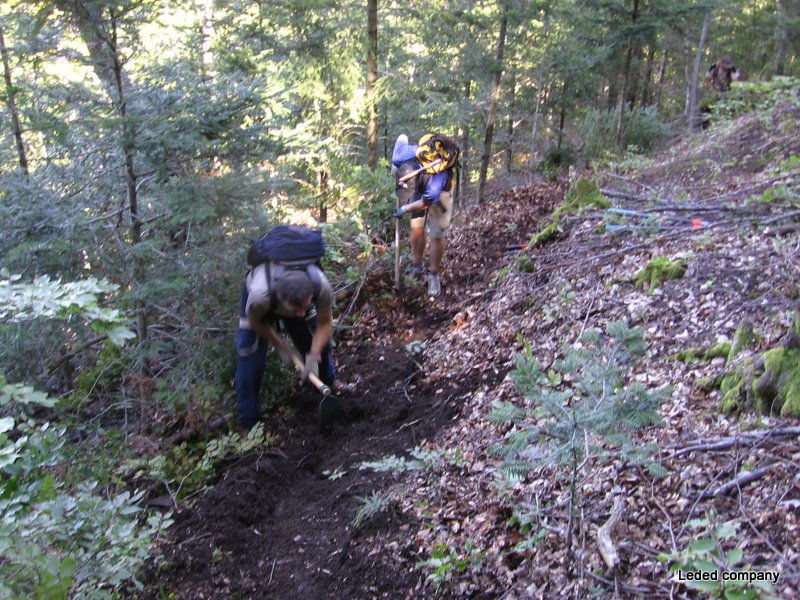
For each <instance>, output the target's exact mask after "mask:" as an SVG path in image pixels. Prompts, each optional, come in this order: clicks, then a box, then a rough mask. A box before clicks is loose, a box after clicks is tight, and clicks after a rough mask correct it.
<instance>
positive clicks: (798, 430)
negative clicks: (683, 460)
mask: <svg viewBox="0 0 800 600" xmlns="http://www.w3.org/2000/svg"><path fill="white" fill-rule="evenodd" d="M794 435H800V427H779V428H776V429H760V430H757V431H745V432H742V433H740V434H738V435H735V436H730V437H725V438H720V439H718V440H711V441H709V442H699V441H694V442H692V445H690V446H683V447H680V448H679V449H678V450H676V451H675V452H673V453H672V455H671V456H670V458H676V457H678V456H683V455H684V454H689V453H691V452H714V451H718V450H729V449H731V448H734V447H736V446H744V445H747V444H752V443H753V442H762V441H766V439H767V438H771V437H776V438H778V437H787V436H794ZM674 448H678V447H677V446H668V447H667V449H668V450H671V449H674Z"/></svg>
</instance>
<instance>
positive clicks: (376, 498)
mask: <svg viewBox="0 0 800 600" xmlns="http://www.w3.org/2000/svg"><path fill="white" fill-rule="evenodd" d="M357 499H358V500H360V501H361V505H360V506H359V507H358V510H357V511H356V516H355V518H354V519H353V526H354V527H356V528H358V527H361V526H362V525H363V524H364V523H366V522H367V521H369V520H370V519H372V517H374V516H375V515H377V514H378V513H379V512H382V511H383V510H384V509H386V507H387V506H388V505H389V504H390V503H391V501H392V496H391V495H383V496H382V495H380V494H378V493H377V492H372V494H370V495H369V496H358V497H357Z"/></svg>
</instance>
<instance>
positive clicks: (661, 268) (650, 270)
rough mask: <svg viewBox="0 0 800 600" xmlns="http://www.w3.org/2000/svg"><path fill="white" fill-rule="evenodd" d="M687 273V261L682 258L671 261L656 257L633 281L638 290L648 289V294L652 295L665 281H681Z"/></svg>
mask: <svg viewBox="0 0 800 600" xmlns="http://www.w3.org/2000/svg"><path fill="white" fill-rule="evenodd" d="M685 273H686V261H685V260H683V259H682V258H678V259H675V260H670V259H668V258H666V257H664V256H656V257H654V258H652V259H651V260H650V262H649V263H647V266H646V267H645V268H644V269H642V270H641V271H639V272H638V273H637V274H636V275H635V276H634V278H633V279H634V283H635V286H636V289H638V290H643V289H647V291H648V293H652V292H653V290H655V289H656V288H657V287H659V286H660V285H661V284H662V283H664V282H665V281H668V280H670V279H680V278H682V277H683V276H684V274H685Z"/></svg>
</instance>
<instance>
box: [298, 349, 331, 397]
mask: <svg viewBox="0 0 800 600" xmlns="http://www.w3.org/2000/svg"><path fill="white" fill-rule="evenodd" d="M292 362H293V363H294V366H295V367H296V368H297V370H298V371H300V372H301V373H302V372H303V370H304V369H305V368H306V366H305V364H303V360H302V359H301V358H300V355H298V354H294V353H293V354H292ZM308 381H310V382H311V385H313V386H314V387H315V388H317V389H318V390H319V393H320V394H322V395H323V396H326V397H327V396H330V395H331V388H330V386H328V384H327V383H325V382H324V381H322V380H321V379H320V378H319V377H317V376H316V375H314V374H313V373H309V374H308Z"/></svg>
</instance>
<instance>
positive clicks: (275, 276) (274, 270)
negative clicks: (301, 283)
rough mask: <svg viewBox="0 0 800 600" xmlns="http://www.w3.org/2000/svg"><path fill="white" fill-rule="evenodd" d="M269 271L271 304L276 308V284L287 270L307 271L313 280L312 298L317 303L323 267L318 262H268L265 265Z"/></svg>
mask: <svg viewBox="0 0 800 600" xmlns="http://www.w3.org/2000/svg"><path fill="white" fill-rule="evenodd" d="M264 268H265V269H266V271H267V287H268V288H269V304H270V306H271V307H272V309H273V310H274V309H275V308H277V306H278V294H277V292H276V291H275V284H276V283H277V282H278V280H279V279H280V278H281V277H283V275H284V274H285V273H286V272H287V271H305V272H306V275H308V278H309V279H310V280H311V300H312V302H314V303H315V304H316V302H317V300H318V299H319V295H320V293H321V291H322V269H321V268H320V267H319V265H317V264H316V263H306V264H304V265H296V266H295V265H287V264H283V263H277V262H268V263H266V265H264Z"/></svg>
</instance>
